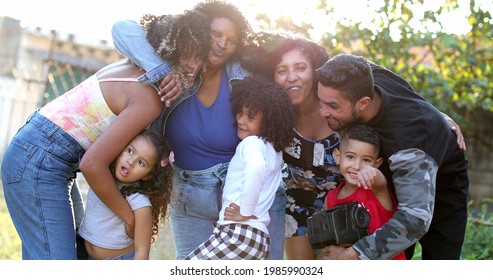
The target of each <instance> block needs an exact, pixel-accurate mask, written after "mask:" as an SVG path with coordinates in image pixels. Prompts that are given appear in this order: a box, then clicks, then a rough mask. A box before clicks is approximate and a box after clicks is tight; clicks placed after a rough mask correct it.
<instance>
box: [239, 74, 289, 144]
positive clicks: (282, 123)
mask: <svg viewBox="0 0 493 280" xmlns="http://www.w3.org/2000/svg"><path fill="white" fill-rule="evenodd" d="M232 87H233V89H232V91H231V102H232V105H233V114H234V115H235V116H236V114H237V113H238V112H240V111H241V110H242V109H243V106H246V107H247V108H248V109H249V110H252V111H253V112H255V113H258V112H262V113H263V119H262V125H261V128H260V135H258V136H259V137H260V138H262V139H263V140H264V141H266V142H270V143H272V145H273V146H274V149H275V150H276V151H282V150H284V148H286V147H287V146H289V145H290V144H291V143H292V141H293V127H294V115H293V106H292V105H291V101H290V100H289V97H288V95H287V94H286V92H284V90H283V89H282V88H281V87H280V86H278V85H277V84H275V83H273V82H270V81H268V80H267V79H265V78H263V77H260V76H251V77H247V78H245V79H244V80H238V81H235V82H234V83H233V84H232ZM235 125H236V123H235Z"/></svg>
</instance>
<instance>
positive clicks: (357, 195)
mask: <svg viewBox="0 0 493 280" xmlns="http://www.w3.org/2000/svg"><path fill="white" fill-rule="evenodd" d="M344 184H345V182H342V183H341V184H340V185H339V186H338V187H337V188H336V189H334V190H330V191H329V193H328V194H327V198H326V205H327V208H332V207H334V206H337V205H341V204H345V203H348V202H357V203H358V204H360V205H362V206H364V207H365V208H366V209H367V210H368V213H369V214H370V224H369V225H368V233H369V234H372V233H374V232H375V231H376V230H377V229H379V228H381V227H382V225H383V224H385V223H386V222H387V221H388V220H390V219H391V218H392V216H393V215H394V212H395V211H396V210H397V204H396V203H395V201H393V205H394V207H393V209H392V211H389V210H387V209H385V208H384V207H383V206H382V205H381V204H380V201H378V199H377V197H376V196H375V194H374V193H373V191H372V190H365V189H363V188H358V189H357V190H356V191H355V192H354V193H352V194H351V195H349V196H347V197H345V198H341V199H338V198H337V194H338V193H339V191H340V190H341V188H342V187H343V186H344ZM392 259H393V260H405V259H406V255H405V254H404V252H401V253H399V254H398V255H397V256H395V257H394V258H392Z"/></svg>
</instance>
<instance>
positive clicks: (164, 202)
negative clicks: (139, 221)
mask: <svg viewBox="0 0 493 280" xmlns="http://www.w3.org/2000/svg"><path fill="white" fill-rule="evenodd" d="M137 137H145V138H147V139H149V140H150V141H151V143H152V144H153V145H154V147H155V148H156V152H157V154H158V156H159V157H158V160H157V162H156V165H155V166H154V168H153V169H152V170H151V172H150V173H149V175H150V176H149V178H150V179H148V180H140V181H138V182H136V183H134V184H131V185H127V186H124V187H122V188H121V189H120V192H121V193H122V194H123V196H125V197H126V196H129V195H131V194H134V193H140V194H143V195H145V196H147V197H148V198H149V200H150V202H151V205H152V240H151V242H152V243H154V241H155V237H156V236H157V234H158V232H159V224H160V222H163V223H164V221H165V219H166V213H167V207H168V203H169V201H170V199H171V189H172V174H173V171H172V168H171V165H170V164H167V165H166V166H165V167H162V166H161V161H162V160H166V159H168V157H169V154H170V153H171V149H170V147H169V145H168V143H167V142H166V139H165V138H164V137H163V136H162V135H161V134H159V133H157V132H155V131H152V130H148V129H146V130H144V131H142V132H141V133H139V135H137ZM110 168H111V170H112V173H113V176H115V163H113V164H112V165H111V166H110Z"/></svg>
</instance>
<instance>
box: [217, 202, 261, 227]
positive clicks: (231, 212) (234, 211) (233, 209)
mask: <svg viewBox="0 0 493 280" xmlns="http://www.w3.org/2000/svg"><path fill="white" fill-rule="evenodd" d="M249 219H257V217H255V216H253V215H252V216H249V217H246V216H242V215H241V214H240V206H238V205H236V204H235V203H231V204H230V205H229V207H226V208H225V209H224V220H226V221H228V220H230V221H234V222H243V221H246V220H249Z"/></svg>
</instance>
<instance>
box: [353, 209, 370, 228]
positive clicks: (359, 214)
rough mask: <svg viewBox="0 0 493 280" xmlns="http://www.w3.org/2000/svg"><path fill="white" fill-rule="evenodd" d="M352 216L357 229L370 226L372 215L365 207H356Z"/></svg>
mask: <svg viewBox="0 0 493 280" xmlns="http://www.w3.org/2000/svg"><path fill="white" fill-rule="evenodd" d="M351 216H352V219H353V222H354V224H355V225H356V226H357V227H360V228H366V227H368V224H370V214H368V211H367V210H366V209H365V208H364V207H359V206H355V207H354V208H353V210H352V215H351Z"/></svg>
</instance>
